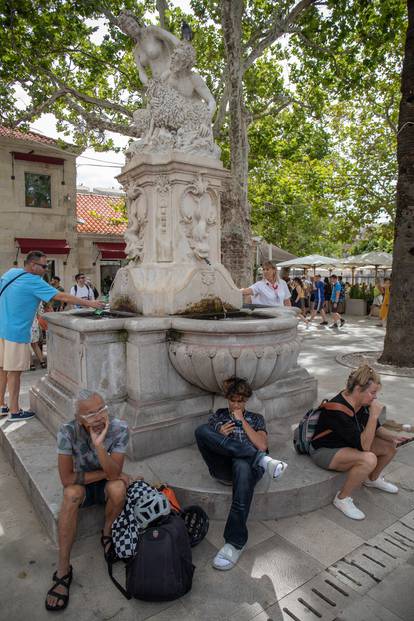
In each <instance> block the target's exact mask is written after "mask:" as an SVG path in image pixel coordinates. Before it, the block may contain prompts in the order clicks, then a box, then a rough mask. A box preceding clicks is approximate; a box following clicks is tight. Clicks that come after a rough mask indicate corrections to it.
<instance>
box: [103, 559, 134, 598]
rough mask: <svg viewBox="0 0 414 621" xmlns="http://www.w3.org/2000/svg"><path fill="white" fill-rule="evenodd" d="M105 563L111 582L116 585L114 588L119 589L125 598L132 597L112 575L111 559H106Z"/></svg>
mask: <svg viewBox="0 0 414 621" xmlns="http://www.w3.org/2000/svg"><path fill="white" fill-rule="evenodd" d="M107 565H108V574H109V577H110V579H111V580H112V582H113V583H114V585H115V586H116V588H117V589H118V591H120V592H121V593H122V595H123V596H124V597H126V598H127V599H132V597H131V595H130V594H129V593H128V591H127V590H126V589H124V587H123V586H122V585H121V584H120V583H119V582H118V580H117V579H116V578H114V575H113V572H112V568H113V566H114V563H113V562H112V561H111V560H108V561H107Z"/></svg>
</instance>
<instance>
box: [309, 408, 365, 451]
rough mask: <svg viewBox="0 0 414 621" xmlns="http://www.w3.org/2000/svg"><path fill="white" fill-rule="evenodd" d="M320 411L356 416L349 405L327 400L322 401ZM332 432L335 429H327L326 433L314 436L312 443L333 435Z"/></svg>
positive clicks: (322, 432)
mask: <svg viewBox="0 0 414 621" xmlns="http://www.w3.org/2000/svg"><path fill="white" fill-rule="evenodd" d="M318 409H321V410H322V409H324V410H328V411H329V412H343V413H344V414H346V415H347V416H351V417H352V416H354V415H355V414H354V412H353V411H352V410H351V408H349V407H348V406H347V405H343V404H342V403H336V402H335V401H327V400H326V399H324V400H323V401H322V403H321V404H320V406H319V408H318ZM332 431H333V429H325V431H321V432H320V433H318V435H317V436H314V437H313V438H312V442H313V441H314V440H320V439H321V438H324V437H325V436H327V435H329V434H330V433H332Z"/></svg>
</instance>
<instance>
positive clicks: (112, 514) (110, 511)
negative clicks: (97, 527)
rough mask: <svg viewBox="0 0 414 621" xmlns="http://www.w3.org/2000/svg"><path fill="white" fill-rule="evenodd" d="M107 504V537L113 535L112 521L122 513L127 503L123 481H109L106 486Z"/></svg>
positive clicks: (105, 529)
mask: <svg viewBox="0 0 414 621" xmlns="http://www.w3.org/2000/svg"><path fill="white" fill-rule="evenodd" d="M105 492H106V497H107V501H106V505H105V524H104V527H103V534H104V535H105V536H106V537H110V536H111V531H112V523H113V521H114V520H115V519H116V518H117V517H118V515H119V514H120V513H121V511H122V509H123V508H124V504H125V496H126V488H125V484H124V482H123V481H120V480H117V481H108V483H107V484H106V487H105Z"/></svg>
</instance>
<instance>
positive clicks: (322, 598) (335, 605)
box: [278, 571, 358, 621]
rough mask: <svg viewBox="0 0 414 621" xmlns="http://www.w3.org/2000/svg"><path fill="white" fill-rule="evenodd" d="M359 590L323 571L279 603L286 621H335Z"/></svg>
mask: <svg viewBox="0 0 414 621" xmlns="http://www.w3.org/2000/svg"><path fill="white" fill-rule="evenodd" d="M356 597H358V595H357V593H356V592H355V591H354V590H352V589H350V588H348V587H347V586H346V585H344V584H343V583H342V582H341V581H339V580H338V579H337V578H336V577H335V576H333V575H331V574H330V573H328V572H327V571H324V572H323V573H322V574H320V575H319V576H316V578H313V579H312V580H310V581H309V582H307V583H306V584H305V585H303V586H302V587H300V588H299V589H296V591H294V592H293V593H290V594H289V595H287V596H286V597H284V598H283V599H281V600H280V601H279V603H278V605H279V607H280V610H281V611H282V613H283V619H284V620H285V621H292V620H293V621H310V620H311V619H312V620H313V621H318V620H320V621H333V620H334V619H335V618H336V617H337V616H338V615H339V614H340V612H341V611H342V610H344V609H345V608H346V607H347V606H349V604H350V602H351V601H353V600H354V599H355V598H356Z"/></svg>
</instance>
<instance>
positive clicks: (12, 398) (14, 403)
mask: <svg viewBox="0 0 414 621" xmlns="http://www.w3.org/2000/svg"><path fill="white" fill-rule="evenodd" d="M21 374H22V372H21V371H7V386H8V389H9V410H10V412H11V413H12V414H16V413H17V412H18V411H19V409H20V408H19V393H20V376H21Z"/></svg>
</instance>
